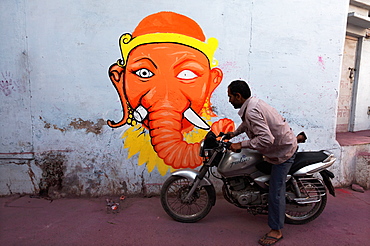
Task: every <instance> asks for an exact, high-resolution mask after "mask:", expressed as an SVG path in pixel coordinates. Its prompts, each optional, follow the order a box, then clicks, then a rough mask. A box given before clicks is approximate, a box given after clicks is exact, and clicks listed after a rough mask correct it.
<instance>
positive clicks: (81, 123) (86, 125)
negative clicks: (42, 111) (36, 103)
mask: <svg viewBox="0 0 370 246" xmlns="http://www.w3.org/2000/svg"><path fill="white" fill-rule="evenodd" d="M39 118H40V120H42V121H43V122H44V124H45V125H44V128H46V129H50V128H53V129H55V130H59V131H61V132H65V131H67V130H72V129H75V130H79V129H86V133H89V132H92V133H95V134H97V135H98V134H101V133H102V128H103V126H104V125H106V124H107V123H106V121H105V120H104V119H98V120H97V122H96V123H94V122H93V121H90V120H83V119H81V118H78V119H76V118H75V119H73V120H72V121H71V122H70V123H69V125H68V127H63V128H60V127H58V126H57V125H55V124H53V125H52V124H51V123H49V122H47V121H46V120H44V119H43V118H42V117H41V116H40V117H39Z"/></svg>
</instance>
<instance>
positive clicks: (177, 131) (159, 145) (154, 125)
mask: <svg viewBox="0 0 370 246" xmlns="http://www.w3.org/2000/svg"><path fill="white" fill-rule="evenodd" d="M182 119H183V115H182V113H181V112H177V111H174V110H171V111H169V110H168V109H159V110H157V111H152V112H150V113H149V131H150V136H151V141H152V145H153V148H154V150H155V151H156V152H157V154H158V156H159V157H160V158H162V159H163V160H164V162H165V164H167V165H169V166H172V167H173V168H175V169H179V168H195V167H197V166H199V165H201V164H202V159H201V157H200V156H199V145H200V144H199V143H195V144H192V143H187V142H185V141H184V138H183V135H182V132H181V122H182Z"/></svg>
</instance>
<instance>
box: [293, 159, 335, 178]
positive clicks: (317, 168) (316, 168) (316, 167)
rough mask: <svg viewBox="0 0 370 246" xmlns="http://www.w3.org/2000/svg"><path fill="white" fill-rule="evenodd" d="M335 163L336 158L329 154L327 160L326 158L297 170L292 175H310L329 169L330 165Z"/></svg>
mask: <svg viewBox="0 0 370 246" xmlns="http://www.w3.org/2000/svg"><path fill="white" fill-rule="evenodd" d="M335 161H336V158H335V157H334V155H333V154H330V155H329V156H328V158H326V159H325V160H324V161H322V162H318V163H315V164H311V165H308V166H305V167H303V168H301V169H299V170H298V171H297V172H295V173H294V174H293V175H294V176H306V175H312V174H314V173H317V172H321V171H323V170H325V169H326V168H328V167H330V166H331V165H333V164H334V162H335Z"/></svg>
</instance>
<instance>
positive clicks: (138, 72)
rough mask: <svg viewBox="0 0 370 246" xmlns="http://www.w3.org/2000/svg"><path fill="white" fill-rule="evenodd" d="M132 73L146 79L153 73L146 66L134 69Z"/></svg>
mask: <svg viewBox="0 0 370 246" xmlns="http://www.w3.org/2000/svg"><path fill="white" fill-rule="evenodd" d="M134 73H135V74H136V75H137V76H139V77H140V78H146V79H147V78H150V77H152V76H153V75H154V73H152V72H151V71H150V70H148V69H146V68H141V69H139V70H136V71H135V72H134Z"/></svg>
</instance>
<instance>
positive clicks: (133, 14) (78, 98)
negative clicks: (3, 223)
mask: <svg viewBox="0 0 370 246" xmlns="http://www.w3.org/2000/svg"><path fill="white" fill-rule="evenodd" d="M347 9H348V0H340V1H338V0H329V1H324V2H323V1H318V0H316V1H303V0H299V1H288V0H284V1H276V2H273V1H241V0H240V1H222V0H216V1H215V0H212V1H211V0H205V1H194V0H190V1H158V0H149V1H145V2H144V1H143V2H140V1H87V0H82V1H68V0H66V1H54V0H52V1H41V0H39V1H37V0H36V1H26V0H23V1H22V0H18V1H11V0H3V1H1V3H0V11H1V15H0V20H1V26H2V28H1V30H0V54H1V59H0V76H1V91H0V98H1V109H0V114H1V118H0V124H1V128H0V134H1V145H0V153H1V155H0V158H1V159H0V194H1V195H7V194H12V193H39V192H41V193H43V192H44V193H45V192H49V193H53V192H54V194H56V195H57V194H62V193H66V194H75V195H93V196H95V195H103V194H122V193H123V194H129V193H140V192H141V193H147V192H151V191H154V192H157V191H158V187H159V185H160V184H161V183H162V182H163V180H164V179H165V178H166V176H167V175H168V173H169V172H170V171H171V170H173V168H170V167H168V166H163V165H165V164H163V163H162V164H155V165H154V164H153V165H152V166H150V165H148V164H145V161H142V160H140V156H142V157H143V156H145V154H143V151H144V149H145V148H146V147H142V146H141V145H138V143H137V142H136V143H135V139H133V141H134V142H133V144H132V146H131V148H130V147H127V145H126V146H125V148H123V146H124V144H128V143H127V140H128V138H127V135H126V138H125V139H124V140H123V139H122V138H121V135H122V134H124V133H127V128H116V129H112V128H110V127H108V126H107V125H106V123H105V122H106V120H107V119H113V120H118V119H120V117H122V108H121V105H120V101H119V98H118V96H117V93H116V91H115V89H114V87H113V85H112V83H111V82H110V80H109V77H108V68H109V67H110V65H111V64H113V63H115V62H116V61H117V59H119V58H120V57H121V54H120V49H119V46H118V39H119V37H120V35H121V34H123V33H126V32H132V31H133V30H134V28H135V27H136V25H137V24H138V23H139V22H140V21H141V20H142V19H143V18H144V17H146V16H148V15H150V14H152V13H156V12H159V11H163V10H166V11H174V12H177V13H180V14H183V15H185V16H188V17H190V18H192V19H193V20H195V21H196V22H197V23H198V24H199V25H200V27H201V28H202V29H203V31H204V33H205V35H206V36H207V38H209V37H215V38H217V39H218V42H219V47H218V49H217V51H216V54H215V56H216V58H217V60H218V61H219V65H218V68H220V69H222V71H223V73H224V77H223V81H222V82H221V84H220V85H219V86H218V87H217V88H216V89H215V91H214V93H213V94H212V97H211V103H212V104H213V110H214V111H215V112H216V113H217V117H215V119H214V120H217V119H220V118H224V117H226V118H229V119H232V120H234V122H235V123H236V124H238V123H240V120H239V118H238V116H237V114H236V113H237V111H236V110H234V109H233V108H232V106H231V105H230V104H229V103H228V98H227V93H226V91H227V85H228V84H229V82H230V81H231V80H234V79H239V78H241V79H245V80H247V81H249V83H250V85H251V87H252V91H253V94H254V95H255V96H257V97H259V98H261V99H263V100H266V101H267V102H268V103H270V104H271V105H273V106H275V107H276V108H277V109H278V110H279V111H280V112H281V113H282V114H283V115H284V116H285V117H286V118H287V119H288V121H289V122H290V124H291V127H292V128H293V129H294V131H295V132H296V133H299V132H300V131H305V132H306V133H307V135H308V137H309V140H308V142H307V143H306V144H305V145H304V146H301V149H305V150H316V149H328V150H331V151H333V152H334V153H335V154H336V155H337V156H340V147H339V145H338V144H337V142H336V141H335V120H336V108H337V95H338V88H339V81H340V74H339V73H340V68H341V58H342V53H343V42H344V35H345V28H346V15H347ZM124 141H126V142H125V143H124ZM133 148H135V149H136V151H133ZM140 151H141V152H140ZM140 153H141V154H142V155H140ZM159 159H160V158H159ZM160 161H161V160H158V163H160ZM154 162H155V160H154V161H153V163H154ZM341 169H342V168H341V165H340V160H339V161H337V162H336V163H335V165H334V166H333V167H332V170H333V171H334V172H335V173H336V174H337V178H336V180H335V184H336V185H338V184H340V180H341V179H343V178H344V177H343V172H342V170H341Z"/></svg>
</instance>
